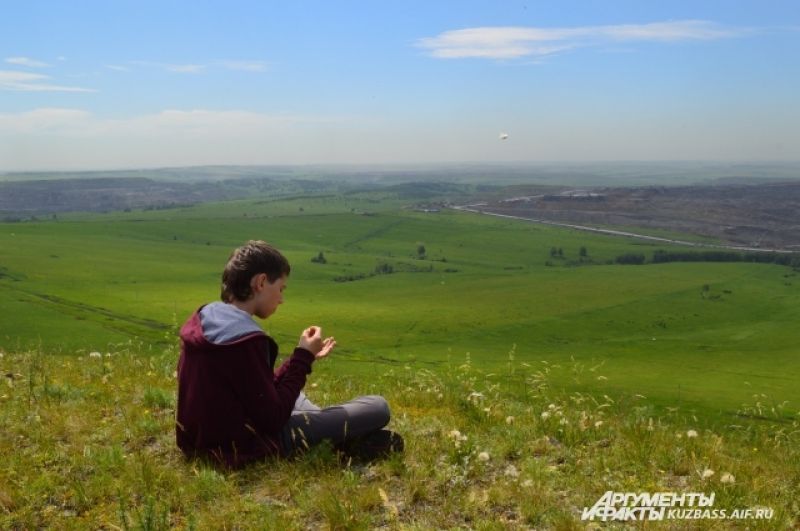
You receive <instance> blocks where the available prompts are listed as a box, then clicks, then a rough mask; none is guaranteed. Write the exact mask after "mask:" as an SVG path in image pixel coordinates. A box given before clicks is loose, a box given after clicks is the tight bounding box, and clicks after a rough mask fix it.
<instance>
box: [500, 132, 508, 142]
mask: <svg viewBox="0 0 800 531" xmlns="http://www.w3.org/2000/svg"><path fill="white" fill-rule="evenodd" d="M500 140H508V133H500Z"/></svg>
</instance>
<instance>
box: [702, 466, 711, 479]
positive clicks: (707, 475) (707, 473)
mask: <svg viewBox="0 0 800 531" xmlns="http://www.w3.org/2000/svg"><path fill="white" fill-rule="evenodd" d="M713 475H714V471H713V470H711V469H710V468H706V469H705V470H703V473H702V474H701V475H700V476H701V477H702V478H703V479H708V478H710V477H711V476H713Z"/></svg>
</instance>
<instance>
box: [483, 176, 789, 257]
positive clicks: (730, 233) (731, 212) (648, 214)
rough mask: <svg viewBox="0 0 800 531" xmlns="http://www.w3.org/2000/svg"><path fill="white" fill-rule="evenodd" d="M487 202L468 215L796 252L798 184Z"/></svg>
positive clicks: (583, 192)
mask: <svg viewBox="0 0 800 531" xmlns="http://www.w3.org/2000/svg"><path fill="white" fill-rule="evenodd" d="M531 191H532V192H534V193H531V194H530V195H525V194H519V192H520V189H519V188H517V189H515V190H514V194H515V195H514V196H513V197H512V196H509V197H505V198H502V199H491V200H488V201H486V202H485V203H483V204H478V205H472V206H470V208H471V209H473V210H480V211H483V212H492V213H497V214H505V215H510V216H518V217H522V218H527V219H539V220H546V221H555V222H562V223H574V224H580V225H589V226H595V227H599V226H613V227H627V228H631V229H633V228H634V227H636V228H645V229H647V228H649V229H663V230H669V231H675V232H681V233H685V234H695V235H698V236H705V237H710V238H715V239H718V240H719V241H720V242H721V243H723V244H727V245H737V246H747V247H761V248H774V249H786V250H800V183H797V182H787V183H769V184H757V185H752V184H751V185H744V184H727V185H716V186H711V185H706V186H681V187H639V188H582V189H575V188H563V189H559V190H550V191H548V192H547V193H541V192H542V191H541V189H532V190H531Z"/></svg>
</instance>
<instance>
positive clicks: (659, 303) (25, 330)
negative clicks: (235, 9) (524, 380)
mask: <svg viewBox="0 0 800 531" xmlns="http://www.w3.org/2000/svg"><path fill="white" fill-rule="evenodd" d="M401 203H402V202H401V201H400V200H399V199H397V198H394V199H391V198H387V197H385V196H383V195H380V194H374V195H370V194H361V195H360V196H358V197H346V198H338V197H326V198H309V199H304V200H299V199H293V200H285V201H277V202H276V201H269V202H265V201H249V202H243V203H242V202H238V203H230V204H227V203H221V204H215V205H199V206H197V207H193V208H189V209H177V210H164V211H151V212H129V213H115V214H108V215H75V216H74V218H73V219H60V220H56V221H52V220H51V221H47V222H35V223H33V222H29V223H14V224H2V225H0V268H2V269H0V316H2V318H1V319H0V347H2V348H3V349H5V350H7V351H8V350H25V349H28V348H41V349H43V350H44V351H46V352H62V353H65V354H73V355H79V354H81V353H85V352H88V351H90V350H102V351H105V350H108V349H109V348H113V347H109V344H114V343H122V342H126V341H128V340H129V339H132V338H137V339H139V340H142V341H144V342H145V343H148V344H151V343H152V344H169V343H171V342H174V339H173V338H174V335H172V334H173V333H174V330H175V327H176V325H177V324H179V323H181V322H183V320H184V319H185V318H186V316H187V315H188V314H189V313H190V312H191V311H192V310H193V309H195V308H197V307H198V306H200V305H201V304H204V303H206V302H208V301H211V300H215V299H216V298H217V297H218V284H219V275H220V271H221V268H222V266H223V265H224V263H225V260H226V259H227V256H228V254H229V252H230V251H231V249H232V248H234V247H235V246H237V245H239V244H241V243H242V242H243V241H245V240H247V239H250V238H262V239H266V240H268V241H270V242H272V243H274V244H276V245H277V246H278V247H279V248H281V249H282V250H283V251H284V252H285V253H286V254H287V256H288V257H289V259H290V261H291V262H292V264H293V273H292V276H291V279H290V283H289V286H290V287H289V290H288V291H287V295H286V298H287V302H286V303H285V304H284V305H283V306H282V308H281V310H280V311H279V313H278V314H277V315H276V316H275V317H273V319H272V320H271V321H270V322H268V323H267V324H266V328H267V329H268V330H269V331H270V333H272V334H273V335H274V336H275V337H276V339H278V341H279V342H280V343H281V344H284V345H286V346H289V345H291V344H293V343H294V341H295V338H296V335H297V334H298V333H299V331H300V330H301V329H302V328H304V327H305V326H307V325H308V324H310V323H312V322H313V323H317V324H320V325H322V326H323V327H324V328H325V331H326V332H328V333H331V334H334V335H335V336H336V337H337V340H338V342H339V344H340V348H339V349H338V351H337V357H338V359H339V360H340V362H341V364H342V365H344V366H347V368H348V371H351V372H354V373H360V374H371V373H372V372H374V371H375V370H379V367H382V366H392V365H394V364H397V363H410V364H412V365H413V366H414V367H415V368H421V367H430V368H435V367H437V366H440V365H441V364H442V363H445V362H446V361H447V360H448V359H453V358H454V357H461V356H463V355H464V354H465V353H467V352H469V353H471V355H472V359H473V361H474V363H476V364H479V365H481V366H484V367H487V368H491V367H493V366H495V365H497V364H498V363H500V364H502V363H504V362H505V360H506V358H507V355H508V352H509V351H510V350H512V349H513V350H514V351H515V353H516V357H517V359H518V360H520V361H526V362H534V363H538V362H539V361H541V360H546V361H549V362H563V361H565V360H575V361H577V362H580V363H581V364H584V365H586V366H596V365H600V366H602V367H603V369H604V371H605V373H606V376H607V378H608V379H607V380H606V381H605V382H604V385H605V386H607V387H608V388H609V389H612V390H616V391H620V392H628V393H638V394H642V395H645V396H648V397H649V399H651V400H653V401H654V402H655V403H656V404H662V405H665V406H666V405H668V404H674V403H676V402H677V403H680V404H682V405H683V406H684V407H686V408H688V409H690V410H694V411H696V412H698V413H700V414H702V415H705V416H710V417H727V416H730V415H731V414H733V413H735V412H736V411H737V410H738V409H739V408H740V406H741V404H742V403H744V402H746V401H748V400H750V399H751V398H752V395H753V394H754V393H762V394H765V395H767V396H768V397H769V400H771V401H774V402H775V403H781V402H783V401H786V400H788V401H789V404H790V405H791V406H792V407H794V408H795V409H796V408H797V404H798V403H800V391H798V390H797V387H796V386H795V385H794V384H793V382H794V381H796V379H797V377H798V376H800V374H798V373H800V369H798V365H797V363H796V361H797V349H796V345H797V344H798V339H800V337H798V335H799V334H798V333H797V332H796V331H795V330H796V326H794V324H793V323H796V322H797V321H798V317H800V304H798V303H799V302H800V292H798V289H797V286H796V284H795V282H794V281H795V280H796V277H795V273H794V272H793V271H791V270H790V269H788V268H784V267H779V266H773V265H760V264H746V263H715V264H710V263H669V264H658V265H653V264H651V265H644V266H621V265H608V264H607V262H609V261H612V260H613V259H614V257H615V256H617V255H619V254H623V253H630V252H634V253H640V252H641V253H646V254H648V255H649V254H650V253H651V252H652V250H654V249H656V248H663V246H653V245H652V244H648V243H641V242H636V241H633V240H624V239H620V238H611V237H605V236H599V235H592V234H587V233H581V232H576V231H569V230H563V229H557V228H553V227H544V226H539V225H534V224H531V223H526V222H518V221H511V220H499V219H491V218H488V217H482V216H478V215H473V214H468V213H462V212H453V211H444V212H440V213H427V214H426V213H419V212H413V211H410V210H404V209H401V208H399V206H400V204H401ZM244 214H248V215H247V217H245V216H244ZM420 245H423V246H424V248H425V253H426V254H425V258H424V259H420V256H419V254H418V248H419V246H420ZM553 247H557V248H561V249H563V255H564V256H563V257H557V258H553V257H551V256H550V249H551V248H553ZM581 247H586V249H587V252H588V257H587V258H586V262H584V265H579V264H580V262H579V260H580V257H579V252H578V251H579V249H580V248H581ZM320 251H322V252H323V253H324V255H325V256H326V258H327V264H324V265H323V264H315V263H312V262H311V258H312V257H314V256H316V255H317V254H318V253H319V252H320ZM546 263H549V264H550V265H545V264H546ZM587 263H588V264H590V265H586V264H587ZM382 264H388V265H389V266H391V268H392V270H393V272H392V274H375V271H376V267H378V266H380V265H382ZM384 267H385V266H384ZM348 278H349V279H355V280H353V281H346V282H342V281H340V280H343V279H348ZM337 280H338V281H337ZM376 366H377V367H378V368H376ZM558 383H559V384H560V385H563V386H564V388H565V389H568V390H585V391H591V390H592V389H593V387H594V386H595V382H593V381H591V380H587V379H586V378H573V377H569V378H567V377H564V378H561V379H560V380H559V381H558Z"/></svg>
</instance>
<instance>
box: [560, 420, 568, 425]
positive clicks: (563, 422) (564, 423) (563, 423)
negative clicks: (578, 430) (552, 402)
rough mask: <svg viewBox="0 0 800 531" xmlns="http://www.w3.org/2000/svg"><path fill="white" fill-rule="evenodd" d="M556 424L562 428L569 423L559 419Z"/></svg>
mask: <svg viewBox="0 0 800 531" xmlns="http://www.w3.org/2000/svg"><path fill="white" fill-rule="evenodd" d="M558 423H559V424H561V425H562V426H566V425H567V424H569V421H568V420H567V419H561V420H559V421H558Z"/></svg>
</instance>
